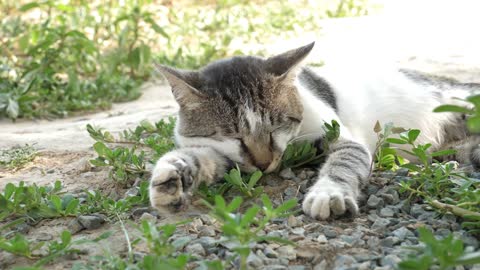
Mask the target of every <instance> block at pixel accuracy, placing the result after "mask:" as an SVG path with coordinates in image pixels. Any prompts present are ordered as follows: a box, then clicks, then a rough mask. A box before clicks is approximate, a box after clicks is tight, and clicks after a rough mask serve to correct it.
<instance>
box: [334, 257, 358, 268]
mask: <svg viewBox="0 0 480 270" xmlns="http://www.w3.org/2000/svg"><path fill="white" fill-rule="evenodd" d="M356 262H357V261H356V260H355V258H354V257H352V256H350V255H337V258H336V259H335V267H336V268H343V267H348V266H351V265H352V264H354V263H356Z"/></svg>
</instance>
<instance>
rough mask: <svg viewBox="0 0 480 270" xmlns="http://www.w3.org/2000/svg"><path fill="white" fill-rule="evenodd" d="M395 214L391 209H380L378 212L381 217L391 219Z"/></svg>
mask: <svg viewBox="0 0 480 270" xmlns="http://www.w3.org/2000/svg"><path fill="white" fill-rule="evenodd" d="M394 215H395V212H394V211H393V210H392V209H391V208H382V209H381V210H380V216H381V217H393V216H394Z"/></svg>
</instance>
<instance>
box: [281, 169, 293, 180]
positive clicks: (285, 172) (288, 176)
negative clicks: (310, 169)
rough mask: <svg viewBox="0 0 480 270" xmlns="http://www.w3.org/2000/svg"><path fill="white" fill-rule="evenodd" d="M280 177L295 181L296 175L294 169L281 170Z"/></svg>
mask: <svg viewBox="0 0 480 270" xmlns="http://www.w3.org/2000/svg"><path fill="white" fill-rule="evenodd" d="M278 175H279V176H280V177H282V178H283V179H293V178H294V177H295V174H294V173H293V171H292V169H290V168H287V169H283V170H281V171H280V173H279V174H278Z"/></svg>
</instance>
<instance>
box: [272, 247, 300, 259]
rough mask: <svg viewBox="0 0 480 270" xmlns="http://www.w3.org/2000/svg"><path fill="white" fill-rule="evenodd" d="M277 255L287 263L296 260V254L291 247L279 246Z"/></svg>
mask: <svg viewBox="0 0 480 270" xmlns="http://www.w3.org/2000/svg"><path fill="white" fill-rule="evenodd" d="M277 252H278V255H280V257H282V258H286V259H288V260H289V261H291V260H295V259H296V258H297V252H296V251H295V249H294V248H293V247H292V246H281V247H279V248H278V249H277Z"/></svg>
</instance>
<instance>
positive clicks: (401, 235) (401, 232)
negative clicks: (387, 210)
mask: <svg viewBox="0 0 480 270" xmlns="http://www.w3.org/2000/svg"><path fill="white" fill-rule="evenodd" d="M392 233H393V235H394V236H396V237H397V238H398V239H400V240H401V241H403V240H405V238H407V237H414V236H415V234H414V233H413V232H411V231H410V230H409V229H407V228H405V227H401V228H398V229H396V230H395V231H393V232H392Z"/></svg>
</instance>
